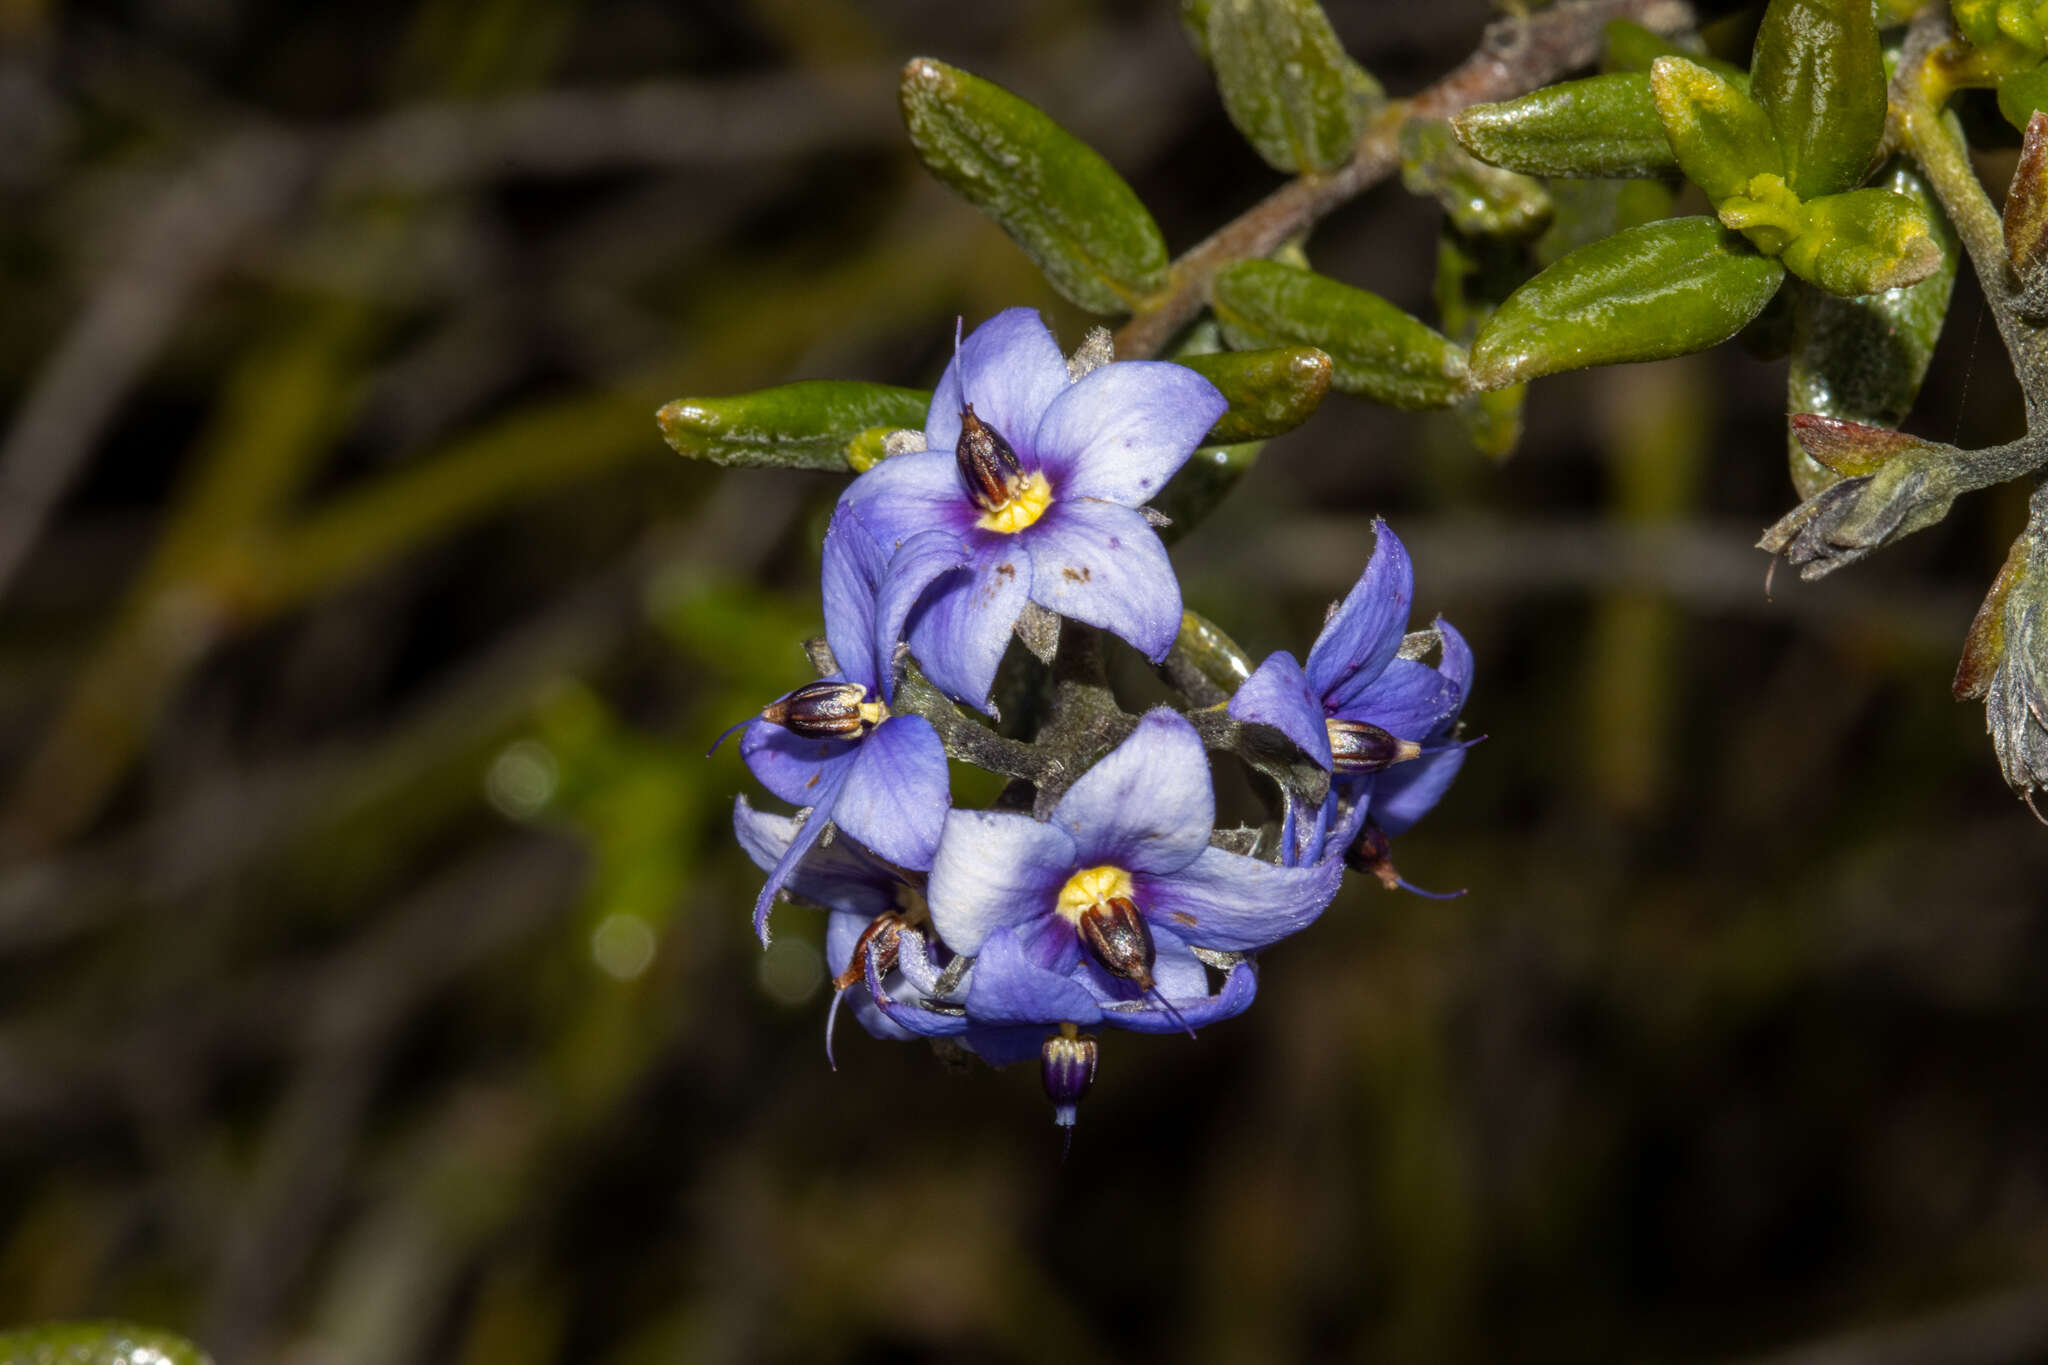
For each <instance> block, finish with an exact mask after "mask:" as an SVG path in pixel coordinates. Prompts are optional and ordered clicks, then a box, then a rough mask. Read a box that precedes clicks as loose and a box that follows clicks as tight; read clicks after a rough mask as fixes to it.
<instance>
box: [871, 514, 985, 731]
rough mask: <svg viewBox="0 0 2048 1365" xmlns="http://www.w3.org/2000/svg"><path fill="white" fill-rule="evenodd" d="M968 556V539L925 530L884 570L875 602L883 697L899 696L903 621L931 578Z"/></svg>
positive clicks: (909, 540) (962, 562) (965, 560)
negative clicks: (899, 646) (897, 665)
mask: <svg viewBox="0 0 2048 1365" xmlns="http://www.w3.org/2000/svg"><path fill="white" fill-rule="evenodd" d="M968 558H969V553H968V549H967V544H966V542H964V541H962V540H961V539H960V538H959V537H958V536H956V535H954V534H953V533H952V532H951V531H923V532H920V533H919V534H917V535H914V536H912V537H911V538H910V539H908V540H906V541H904V542H903V545H902V547H901V548H899V549H898V550H897V551H896V553H895V555H894V556H892V557H891V558H890V560H889V564H888V568H887V569H886V570H885V571H884V574H883V579H882V591H881V594H880V596H879V598H878V600H877V601H876V603H875V636H874V642H873V648H874V651H875V666H876V668H877V669H879V670H880V672H881V675H882V699H883V700H884V701H894V700H895V699H896V670H895V668H894V662H895V658H896V645H897V642H898V641H900V640H902V639H903V630H904V624H905V622H907V621H908V620H909V619H910V612H911V609H912V608H913V607H915V606H916V605H917V599H918V598H919V597H921V596H923V594H924V590H925V589H926V588H928V587H930V586H931V584H932V580H933V579H935V578H937V577H938V576H939V575H940V574H942V573H945V572H946V571H947V570H948V569H957V568H959V567H960V566H961V565H962V564H965V563H966V562H967V560H968Z"/></svg>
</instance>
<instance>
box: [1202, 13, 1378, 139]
mask: <svg viewBox="0 0 2048 1365" xmlns="http://www.w3.org/2000/svg"><path fill="white" fill-rule="evenodd" d="M1199 7H1200V8H1206V9H1207V11H1208V16H1207V23H1206V32H1207V38H1208V42H1207V56H1208V58H1209V61H1210V63H1211V65H1213V66H1214V67H1215V69H1216V85H1217V88H1218V90H1220V91H1221V92H1222V95H1223V108H1224V111H1225V112H1226V113H1228V114H1229V115H1230V121H1231V122H1232V123H1233V124H1235V125H1237V130H1238V131H1239V132H1240V133H1243V134H1244V136H1245V140H1246V141H1248V142H1250V143H1251V144H1252V147H1253V148H1254V149H1255V150H1256V151H1257V152H1258V154H1259V155H1260V156H1262V157H1264V158H1265V159H1266V163H1267V164H1268V165H1270V166H1272V167H1273V168H1274V169H1275V170H1281V171H1288V172H1300V171H1327V170H1331V169H1334V168H1335V167H1338V166H1341V165H1343V164H1344V163H1345V162H1347V161H1349V160H1350V159H1351V153H1352V151H1353V150H1354V149H1355V148H1356V147H1357V146H1358V139H1359V138H1360V137H1361V136H1362V135H1363V134H1364V132H1365V126H1366V123H1367V122H1368V121H1369V120H1370V119H1371V117H1372V116H1373V114H1374V113H1375V112H1377V111H1378V109H1379V107H1380V105H1381V104H1382V103H1383V102H1384V100H1385V95H1384V93H1383V92H1382V91H1381V89H1380V86H1379V82H1377V81H1375V80H1374V79H1373V78H1372V77H1371V76H1369V75H1367V74H1366V72H1365V71H1364V69H1363V68H1361V67H1360V66H1359V65H1358V64H1357V63H1356V62H1354V61H1352V60H1351V58H1350V57H1348V56H1346V55H1345V53H1344V48H1343V45H1342V44H1340V43H1339V42H1338V41H1337V34H1336V32H1335V31H1334V30H1333V29H1332V28H1331V27H1330V21H1329V19H1328V18H1327V17H1325V16H1324V14H1323V10H1322V6H1320V5H1318V4H1316V3H1315V0H1202V3H1201V4H1200V6H1199Z"/></svg>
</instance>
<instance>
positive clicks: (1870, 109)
mask: <svg viewBox="0 0 2048 1365" xmlns="http://www.w3.org/2000/svg"><path fill="white" fill-rule="evenodd" d="M1754 58H1755V60H1754V61H1753V62H1752V63H1751V69H1752V71H1753V73H1754V74H1753V77H1752V79H1751V83H1750V89H1751V92H1752V93H1753V94H1754V95H1755V96H1756V102H1757V103H1758V104H1759V105H1761V106H1763V109H1764V112H1765V113H1766V114H1768V115H1769V116H1770V120H1771V127H1772V128H1773V129H1774V130H1775V131H1776V133H1777V135H1778V145H1779V147H1780V148H1781V149H1782V150H1783V152H1784V157H1785V182H1786V183H1787V184H1788V185H1790V186H1791V187H1792V189H1793V191H1794V192H1795V193H1796V194H1798V196H1799V197H1800V198H1801V199H1815V198H1818V197H1820V196H1821V195H1824V194H1839V193H1841V192H1842V191H1843V190H1847V189H1850V188H1852V187H1854V186H1856V185H1859V184H1861V183H1862V181H1863V177H1864V176H1865V175H1866V174H1867V173H1868V172H1869V171H1870V169H1871V167H1872V164H1873V163H1874V161H1875V159H1876V157H1877V149H1878V145H1879V144H1880V143H1881V142H1883V140H1884V121H1885V78H1884V52H1883V49H1882V48H1881V47H1880V46H1879V43H1878V37H1877V15H1876V13H1875V11H1874V10H1873V9H1872V7H1871V0H1771V3H1770V5H1769V6H1768V7H1767V8H1766V9H1765V10H1764V20H1763V25H1762V26H1761V27H1760V28H1759V29H1758V30H1757V35H1756V51H1755V54H1754Z"/></svg>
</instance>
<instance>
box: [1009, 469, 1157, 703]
mask: <svg viewBox="0 0 2048 1365" xmlns="http://www.w3.org/2000/svg"><path fill="white" fill-rule="evenodd" d="M1018 539H1020V540H1028V541H1029V542H1030V543H1031V572H1032V577H1031V598H1032V600H1033V601H1035V602H1037V603H1039V604H1040V605H1041V606H1045V607H1050V608H1051V609H1052V610H1054V611H1056V612H1058V613H1059V614H1060V615H1062V616H1071V617H1073V618H1074V619H1075V620H1076V621H1085V622H1087V623H1088V624H1089V625H1091V626H1101V627H1102V628H1103V629H1104V630H1106V631H1108V632H1110V633H1111V634H1112V635H1117V636H1121V637H1122V638H1123V639H1125V640H1128V641H1130V643H1131V644H1132V645H1134V646H1136V647H1137V649H1138V651H1139V652H1140V653H1142V654H1143V655H1145V657H1146V658H1148V659H1150V660H1151V661H1152V662H1153V663H1158V662H1159V661H1160V660H1161V659H1163V658H1165V657H1166V651H1167V650H1169V649H1171V648H1172V647H1173V639H1174V636H1176V635H1178V634H1179V633H1180V616H1181V606H1180V583H1179V581H1178V580H1177V579H1175V578H1174V576H1173V565H1172V563H1171V562H1170V561H1168V559H1167V557H1166V547H1165V546H1164V545H1162V544H1160V543H1159V537H1158V536H1157V535H1155V534H1154V533H1153V530H1152V527H1151V525H1150V523H1148V522H1147V521H1146V520H1145V518H1144V517H1143V516H1142V515H1140V514H1139V513H1138V512H1136V511H1134V510H1132V509H1131V508H1129V507H1120V506H1118V505H1117V504H1115V503H1112V502H1092V501H1089V500H1086V499H1080V500H1076V499H1073V498H1059V499H1056V500H1055V501H1054V502H1053V504H1052V506H1051V507H1049V508H1048V509H1046V513H1045V515H1044V516H1043V517H1040V518H1039V520H1038V523H1037V525H1035V526H1032V527H1031V528H1030V529H1029V530H1027V531H1025V532H1024V533H1022V534H1021V535H1020V536H1019V537H1018Z"/></svg>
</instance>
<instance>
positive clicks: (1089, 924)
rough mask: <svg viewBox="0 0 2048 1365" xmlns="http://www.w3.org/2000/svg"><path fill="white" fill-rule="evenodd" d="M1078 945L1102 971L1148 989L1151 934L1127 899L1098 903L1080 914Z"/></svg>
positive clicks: (1121, 897) (1143, 920)
mask: <svg viewBox="0 0 2048 1365" xmlns="http://www.w3.org/2000/svg"><path fill="white" fill-rule="evenodd" d="M1080 929H1081V942H1082V943H1083V944H1084V945H1085V946H1086V947H1087V949H1088V953H1089V956H1091V957H1093V958H1094V959H1095V960H1096V961H1097V962H1099V963H1101V964H1102V968H1103V970H1104V971H1106V972H1108V973H1109V974H1110V975H1112V976H1120V977H1122V978H1123V979H1124V980H1126V981H1129V982H1132V983H1134V984H1135V985H1136V986H1137V987H1138V989H1139V990H1141V991H1149V990H1151V989H1152V957H1153V949H1152V931H1151V930H1150V929H1148V928H1146V927H1145V917H1144V916H1142V915H1140V914H1139V913H1138V906H1137V903H1136V902H1134V901H1133V900H1131V898H1130V897H1128V896H1115V897H1112V898H1111V899H1109V900H1106V901H1099V902H1097V903H1096V904H1094V905H1091V906H1089V907H1088V909H1086V910H1085V911H1083V912H1082V914H1081V921H1080Z"/></svg>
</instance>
